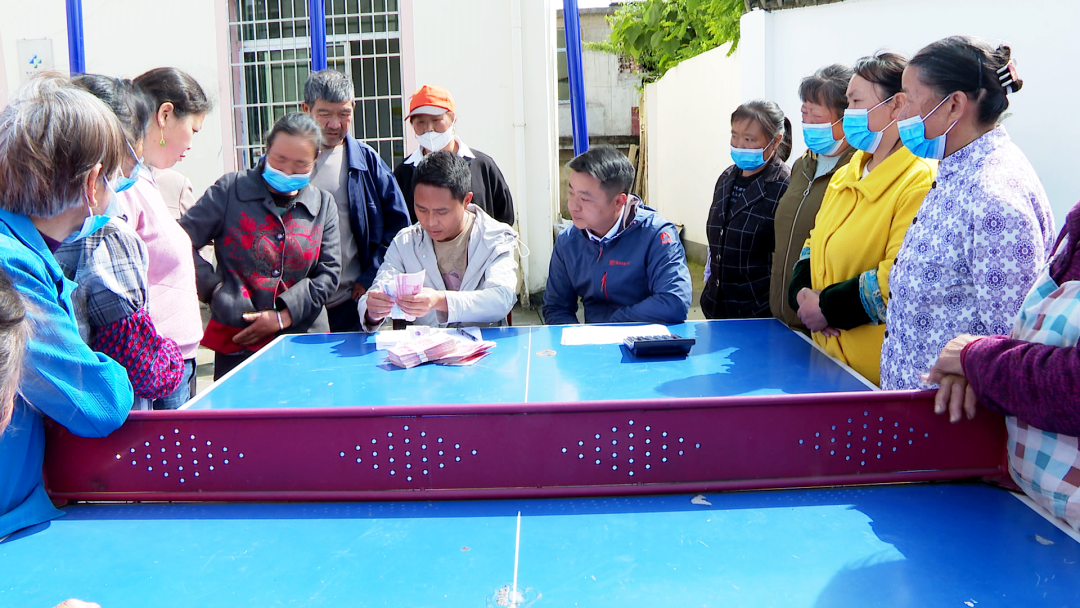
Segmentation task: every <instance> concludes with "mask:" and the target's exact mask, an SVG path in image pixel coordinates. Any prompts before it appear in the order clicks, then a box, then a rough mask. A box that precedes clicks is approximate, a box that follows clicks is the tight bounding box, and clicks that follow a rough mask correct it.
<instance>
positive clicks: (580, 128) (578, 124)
mask: <svg viewBox="0 0 1080 608" xmlns="http://www.w3.org/2000/svg"><path fill="white" fill-rule="evenodd" d="M563 26H564V28H565V30H566V67H567V70H568V72H569V73H568V74H567V75H568V76H569V79H570V120H571V122H572V123H573V131H574V156H577V155H578V154H581V153H582V152H585V151H586V150H588V149H589V122H588V119H586V117H585V78H584V76H583V75H582V72H581V19H580V16H579V15H578V3H577V0H563Z"/></svg>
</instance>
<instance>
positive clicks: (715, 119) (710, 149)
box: [645, 0, 1080, 249]
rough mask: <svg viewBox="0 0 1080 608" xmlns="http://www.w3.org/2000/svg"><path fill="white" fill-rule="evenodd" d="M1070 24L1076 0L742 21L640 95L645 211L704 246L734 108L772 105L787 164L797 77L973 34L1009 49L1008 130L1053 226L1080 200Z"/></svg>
mask: <svg viewBox="0 0 1080 608" xmlns="http://www.w3.org/2000/svg"><path fill="white" fill-rule="evenodd" d="M1077 23H1080V2H1076V1H1075V0H1048V1H1045V2H1038V3H1035V2H1032V3H1027V2H1015V1H1010V0H947V1H946V0H847V1H846V2H840V3H837V4H829V5H825V6H815V7H807V8H797V9H789V10H783V11H776V12H771V13H766V12H763V11H754V12H752V13H749V14H747V15H744V16H743V20H742V41H741V42H740V44H739V49H738V51H737V52H736V53H735V55H733V56H732V57H727V56H726V54H727V48H726V47H724V48H719V49H715V50H712V51H710V52H708V53H705V54H704V55H701V56H698V57H695V58H694V59H691V60H689V61H686V62H684V63H683V64H681V65H679V66H678V67H677V68H675V69H674V70H672V71H670V72H669V73H668V74H667V75H665V76H664V78H663V79H661V80H660V81H659V82H657V83H654V84H650V85H648V86H647V87H646V90H645V95H646V104H645V105H646V122H647V125H648V129H649V201H650V204H652V205H653V206H656V207H657V208H659V209H660V211H661V213H662V214H664V215H665V216H666V217H668V219H670V220H672V221H674V222H676V223H681V224H684V225H685V226H686V239H687V240H688V241H690V242H691V243H696V244H698V245H701V244H704V243H706V242H707V240H706V237H705V217H706V215H707V213H708V208H709V204H710V203H711V198H712V187H713V184H714V183H715V182H716V178H717V177H718V176H719V175H720V173H721V172H722V171H723V170H724V169H725V168H726V167H727V166H728V165H730V164H731V159H730V157H729V155H728V141H729V138H730V116H731V112H732V111H734V109H735V108H736V107H737V106H738V104H739V103H741V102H742V101H745V100H748V99H754V98H766V99H772V100H773V101H776V102H777V103H779V104H780V107H781V108H783V110H784V112H785V113H786V114H787V115H788V116H789V117H790V118H791V119H792V123H793V124H794V126H795V149H794V151H793V152H792V159H795V158H798V156H799V155H800V154H801V153H802V152H803V151H804V150H805V147H804V146H803V143H802V133H801V132H800V130H799V128H798V125H799V122H800V117H799V106H800V105H801V103H800V101H799V97H798V86H799V81H800V80H801V79H802V78H803V77H804V76H806V75H808V74H810V73H812V72H813V71H814V70H816V69H817V68H819V67H821V66H824V65H828V64H831V63H847V64H851V63H853V62H854V61H855V60H857V59H858V58H860V57H863V56H866V55H869V54H871V53H873V52H874V51H876V50H878V49H882V48H887V49H890V50H897V51H900V52H903V53H906V54H907V55H909V56H910V55H913V54H914V53H915V52H917V51H918V50H919V49H920V48H922V47H923V46H925V45H926V44H928V43H930V42H933V41H935V40H938V39H940V38H944V37H945V36H949V35H953V34H970V35H974V36H980V37H982V38H985V39H987V40H989V41H991V42H993V43H998V42H1005V43H1007V44H1009V45H1010V46H1011V47H1012V50H1013V56H1014V57H1015V58H1016V61H1017V65H1018V67H1019V71H1020V75H1021V77H1022V78H1023V79H1024V89H1023V90H1022V91H1020V92H1019V93H1017V94H1016V95H1013V96H1010V104H1011V105H1010V108H1009V110H1008V112H1009V113H1010V114H1011V116H1009V117H1008V118H1007V119H1006V120H1005V122H1004V124H1005V127H1006V128H1007V129H1008V131H1009V133H1010V135H1011V136H1012V138H1013V140H1014V141H1015V142H1016V143H1017V145H1019V146H1020V148H1021V149H1022V150H1023V151H1024V153H1025V154H1027V156H1028V158H1029V159H1030V160H1031V163H1032V164H1033V165H1034V166H1035V170H1036V171H1037V172H1038V174H1039V177H1040V178H1041V179H1042V182H1043V185H1044V186H1045V187H1046V191H1047V193H1048V195H1049V197H1050V201H1051V204H1052V205H1053V208H1054V215H1055V218H1056V220H1057V224H1058V226H1059V227H1060V226H1061V224H1062V222H1063V221H1064V219H1065V214H1066V213H1067V212H1068V210H1069V209H1070V208H1071V207H1072V206H1073V205H1074V204H1075V203H1076V202H1077V201H1078V200H1080V181H1078V180H1076V179H1074V178H1070V177H1069V176H1070V175H1072V172H1073V171H1075V169H1074V168H1073V164H1074V162H1075V154H1074V153H1073V150H1072V146H1073V145H1074V142H1076V141H1080V122H1078V121H1077V120H1076V119H1075V118H1074V117H1072V110H1073V108H1072V106H1073V105H1074V104H1075V103H1076V102H1075V100H1076V99H1078V98H1080V78H1077V69H1076V67H1075V65H1074V62H1073V61H1072V59H1071V49H1070V42H1069V41H1070V40H1071V39H1072V33H1073V30H1074V29H1075V26H1076V24H1077ZM691 248H692V249H693V245H691Z"/></svg>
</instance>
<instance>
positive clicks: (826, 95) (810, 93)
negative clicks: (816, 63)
mask: <svg viewBox="0 0 1080 608" xmlns="http://www.w3.org/2000/svg"><path fill="white" fill-rule="evenodd" d="M854 73H855V71H854V70H852V69H851V68H850V67H848V66H846V65H843V64H839V63H834V64H832V65H827V66H825V67H823V68H820V69H819V70H818V71H816V72H814V73H813V74H811V75H810V76H807V77H806V78H803V79H802V82H800V83H799V99H800V100H802V101H804V102H806V101H808V102H810V103H816V104H818V105H820V106H825V107H827V108H831V109H832V110H833V111H834V112H836V115H837V116H843V115H844V110H846V109H847V106H848V101H847V88H848V83H849V82H851V76H852V75H853V74H854Z"/></svg>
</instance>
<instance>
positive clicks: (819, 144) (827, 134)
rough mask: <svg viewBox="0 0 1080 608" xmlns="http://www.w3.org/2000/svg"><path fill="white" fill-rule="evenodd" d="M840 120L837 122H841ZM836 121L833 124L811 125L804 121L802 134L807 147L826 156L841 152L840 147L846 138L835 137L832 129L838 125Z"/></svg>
mask: <svg viewBox="0 0 1080 608" xmlns="http://www.w3.org/2000/svg"><path fill="white" fill-rule="evenodd" d="M840 120H843V119H840ZM840 120H838V121H836V122H840ZM836 122H834V123H832V124H831V125H830V124H817V125H811V124H807V123H805V122H804V123H803V125H802V136H803V142H805V143H806V147H807V148H810V151H811V152H813V153H815V154H822V155H824V156H832V155H833V154H836V153H837V152H839V151H840V148H841V147H842V146H843V145H844V140H843V139H833V136H832V130H833V127H834V126H835V125H836Z"/></svg>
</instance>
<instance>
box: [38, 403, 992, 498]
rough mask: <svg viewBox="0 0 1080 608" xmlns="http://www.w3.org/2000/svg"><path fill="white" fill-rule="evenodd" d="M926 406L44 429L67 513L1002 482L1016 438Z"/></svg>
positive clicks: (414, 415)
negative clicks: (87, 506) (99, 507)
mask: <svg viewBox="0 0 1080 608" xmlns="http://www.w3.org/2000/svg"><path fill="white" fill-rule="evenodd" d="M932 398H933V393H931V392H915V391H911V392H891V393H890V392H874V393H840V394H828V395H824V394H821V395H790V396H787V395H785V396H760V397H739V398H708V399H673V400H666V401H611V402H591V403H574V404H557V403H552V404H530V405H520V404H515V405H481V406H476V405H472V406H402V407H370V408H334V409H329V408H327V409H290V410H220V411H214V410H194V411H174V412H160V411H159V412H132V413H131V417H130V419H129V420H128V422H127V423H126V424H125V425H124V426H123V427H122V428H120V429H119V430H118V431H116V432H114V433H113V434H112V435H110V436H109V437H106V438H103V439H86V438H82V437H77V436H74V435H72V434H71V433H69V432H68V431H67V430H66V429H64V428H63V427H61V426H59V425H56V424H52V425H50V427H49V438H48V442H49V444H48V449H47V451H46V460H45V472H46V479H47V482H48V489H49V492H50V493H51V495H52V496H53V498H56V499H79V500H372V499H386V500H403V499H406V500H407V499H421V500H428V499H433V498H480V497H494V496H507V497H510V496H514V497H535V496H574V495H602V494H632V493H646V492H648V493H656V492H667V491H672V492H677V491H706V490H722V489H761V488H774V487H793V486H818V485H838V484H857V483H883V482H890V481H926V480H939V479H957V478H965V477H976V476H978V477H1003V476H1004V475H1005V469H1004V460H1003V455H1004V446H1005V424H1004V421H1003V419H1002V418H1001V417H1000V416H997V415H995V414H992V413H990V412H987V411H985V410H982V411H980V412H979V415H978V416H977V417H976V419H975V420H973V421H964V422H962V423H960V424H950V423H949V422H948V420H947V418H946V417H944V416H937V415H935V414H934V413H933V405H932Z"/></svg>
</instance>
